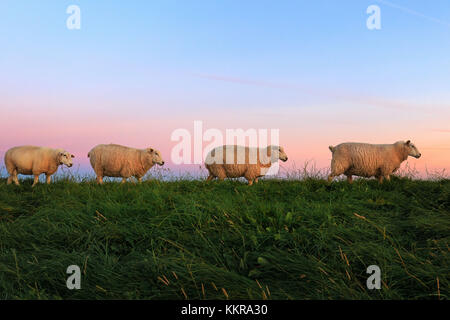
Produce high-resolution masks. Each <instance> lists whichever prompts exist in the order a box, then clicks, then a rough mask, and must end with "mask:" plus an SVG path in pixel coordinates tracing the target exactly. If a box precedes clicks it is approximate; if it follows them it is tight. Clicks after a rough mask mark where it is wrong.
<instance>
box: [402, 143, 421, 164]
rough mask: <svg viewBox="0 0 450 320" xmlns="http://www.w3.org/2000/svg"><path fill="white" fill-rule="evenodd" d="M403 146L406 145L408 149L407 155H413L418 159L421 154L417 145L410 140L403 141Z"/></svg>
mask: <svg viewBox="0 0 450 320" xmlns="http://www.w3.org/2000/svg"><path fill="white" fill-rule="evenodd" d="M405 146H406V148H407V150H408V156H411V157H414V158H417V159H418V158H420V156H421V155H422V154H421V153H420V152H419V149H417V147H416V146H415V145H414V144H413V143H412V142H411V141H410V140H408V141H406V142H405Z"/></svg>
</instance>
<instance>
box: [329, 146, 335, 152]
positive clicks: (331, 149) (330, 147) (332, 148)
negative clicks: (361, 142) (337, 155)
mask: <svg viewBox="0 0 450 320" xmlns="http://www.w3.org/2000/svg"><path fill="white" fill-rule="evenodd" d="M328 148H329V149H330V151H331V152H334V150H336V148H335V147H333V146H329V147H328Z"/></svg>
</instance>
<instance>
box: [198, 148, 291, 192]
mask: <svg viewBox="0 0 450 320" xmlns="http://www.w3.org/2000/svg"><path fill="white" fill-rule="evenodd" d="M287 159H288V157H287V155H286V153H285V152H284V149H283V147H279V146H268V147H267V148H249V147H244V146H236V145H226V146H221V147H217V148H214V149H213V150H211V151H210V152H209V153H208V155H207V156H206V159H205V167H206V169H208V171H209V176H208V178H207V181H210V180H212V179H214V178H218V179H219V180H223V179H225V178H238V177H245V179H247V181H248V184H249V185H250V186H251V185H252V184H253V182H258V177H262V176H264V175H265V174H266V173H267V171H268V170H269V168H270V167H271V166H272V164H273V163H275V162H277V161H278V160H281V161H283V162H284V161H287Z"/></svg>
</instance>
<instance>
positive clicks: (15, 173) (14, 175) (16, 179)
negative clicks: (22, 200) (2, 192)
mask: <svg viewBox="0 0 450 320" xmlns="http://www.w3.org/2000/svg"><path fill="white" fill-rule="evenodd" d="M12 179H13V181H14V183H15V184H16V186H18V185H20V183H19V178H17V171H15V172H14V173H13V178H12Z"/></svg>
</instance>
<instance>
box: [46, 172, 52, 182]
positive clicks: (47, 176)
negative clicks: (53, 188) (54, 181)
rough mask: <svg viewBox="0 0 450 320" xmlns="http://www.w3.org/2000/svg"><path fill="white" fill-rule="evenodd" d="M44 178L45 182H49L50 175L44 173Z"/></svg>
mask: <svg viewBox="0 0 450 320" xmlns="http://www.w3.org/2000/svg"><path fill="white" fill-rule="evenodd" d="M45 180H46V182H47V184H50V180H51V175H49V174H46V175H45Z"/></svg>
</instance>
